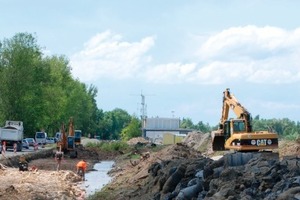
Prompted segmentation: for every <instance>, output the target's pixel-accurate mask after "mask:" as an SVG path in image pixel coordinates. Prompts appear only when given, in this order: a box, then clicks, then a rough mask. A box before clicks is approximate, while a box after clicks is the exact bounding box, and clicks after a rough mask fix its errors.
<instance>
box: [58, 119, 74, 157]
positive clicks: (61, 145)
mask: <svg viewBox="0 0 300 200" xmlns="http://www.w3.org/2000/svg"><path fill="white" fill-rule="evenodd" d="M74 133H75V130H74V121H73V118H72V117H71V118H70V120H69V129H68V136H67V135H66V132H65V125H64V123H62V126H61V136H60V137H61V140H59V141H58V142H57V149H60V150H61V151H63V152H64V153H69V154H70V158H76V157H77V148H76V146H75V136H74Z"/></svg>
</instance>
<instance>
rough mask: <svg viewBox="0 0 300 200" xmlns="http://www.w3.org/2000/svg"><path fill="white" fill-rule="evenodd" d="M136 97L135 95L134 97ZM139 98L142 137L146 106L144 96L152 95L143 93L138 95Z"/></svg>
mask: <svg viewBox="0 0 300 200" xmlns="http://www.w3.org/2000/svg"><path fill="white" fill-rule="evenodd" d="M136 96H137V95H136ZM139 96H141V110H140V112H141V115H140V117H141V122H142V135H144V132H143V131H144V129H145V127H146V119H147V104H146V96H153V95H145V94H143V92H141V94H140V95H139Z"/></svg>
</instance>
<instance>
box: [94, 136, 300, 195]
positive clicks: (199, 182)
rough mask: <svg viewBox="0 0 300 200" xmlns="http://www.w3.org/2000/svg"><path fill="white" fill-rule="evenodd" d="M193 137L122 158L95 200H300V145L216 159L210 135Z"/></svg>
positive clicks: (283, 143)
mask: <svg viewBox="0 0 300 200" xmlns="http://www.w3.org/2000/svg"><path fill="white" fill-rule="evenodd" d="M191 134H192V135H189V136H188V137H187V138H186V139H185V140H184V141H183V143H180V144H175V145H170V146H167V147H166V148H164V149H161V150H159V151H156V150H155V149H153V150H151V149H146V150H145V151H149V152H150V156H149V157H148V158H147V159H142V158H140V159H139V160H136V162H133V161H132V159H129V158H128V157H127V158H123V159H122V161H123V162H120V161H119V162H117V167H116V168H115V169H114V170H113V171H112V175H113V176H114V179H113V181H112V182H111V183H110V184H109V185H107V186H106V187H105V189H104V190H102V194H101V193H98V196H95V197H94V198H92V199H99V198H100V199H116V200H118V199H120V200H121V199H133V200H134V199H137V200H138V199H139V200H140V199H154V200H165V199H169V200H171V199H176V200H184V199H195V200H196V199H197V200H202V199H210V200H220V199H221V200H223V199H224V200H225V199H230V200H235V199H236V200H239V199H244V200H247V199H249V200H250V199H266V200H267V199H268V200H273V199H274V200H275V199H299V198H298V197H299V196H300V163H299V162H300V159H299V158H298V156H299V155H300V154H299V153H300V152H299V150H300V145H299V143H297V142H293V141H281V142H280V144H279V154H276V153H271V154H263V155H261V154H258V153H250V154H247V153H237V154H225V155H224V156H223V157H222V158H221V159H219V160H213V159H211V158H210V157H209V156H210V155H213V154H210V153H209V152H210V149H209V148H206V150H204V149H203V145H205V146H207V147H209V146H211V145H210V144H209V139H208V138H209V136H208V135H207V134H202V133H197V132H195V133H191ZM199 143H200V144H202V145H199ZM199 149H202V152H201V151H198V150H199ZM279 155H280V156H279ZM233 157H234V158H233ZM133 163H134V164H133Z"/></svg>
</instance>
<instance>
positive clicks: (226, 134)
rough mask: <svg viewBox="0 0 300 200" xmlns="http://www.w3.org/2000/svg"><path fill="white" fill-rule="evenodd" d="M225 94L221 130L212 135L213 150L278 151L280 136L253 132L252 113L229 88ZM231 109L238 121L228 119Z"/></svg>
mask: <svg viewBox="0 0 300 200" xmlns="http://www.w3.org/2000/svg"><path fill="white" fill-rule="evenodd" d="M223 93H224V96H223V108H222V116H221V121H220V124H219V128H218V130H217V131H213V132H212V134H211V136H212V147H213V150H214V151H223V150H234V151H240V152H251V151H263V150H273V149H277V148H278V135H277V134H276V133H273V132H269V131H253V130H252V125H251V120H252V118H251V115H250V113H249V112H248V111H247V110H246V108H244V107H243V106H242V105H241V104H240V103H239V102H238V100H237V99H236V98H235V96H234V95H233V94H231V93H230V90H229V88H227V89H226V90H225V91H224V92H223ZM230 109H231V110H233V112H234V113H235V115H236V116H237V118H236V119H228V116H229V110H230Z"/></svg>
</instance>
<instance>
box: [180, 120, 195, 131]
mask: <svg viewBox="0 0 300 200" xmlns="http://www.w3.org/2000/svg"><path fill="white" fill-rule="evenodd" d="M180 128H189V129H193V128H194V124H193V122H192V120H191V119H190V118H183V119H182V121H181V123H180Z"/></svg>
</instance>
